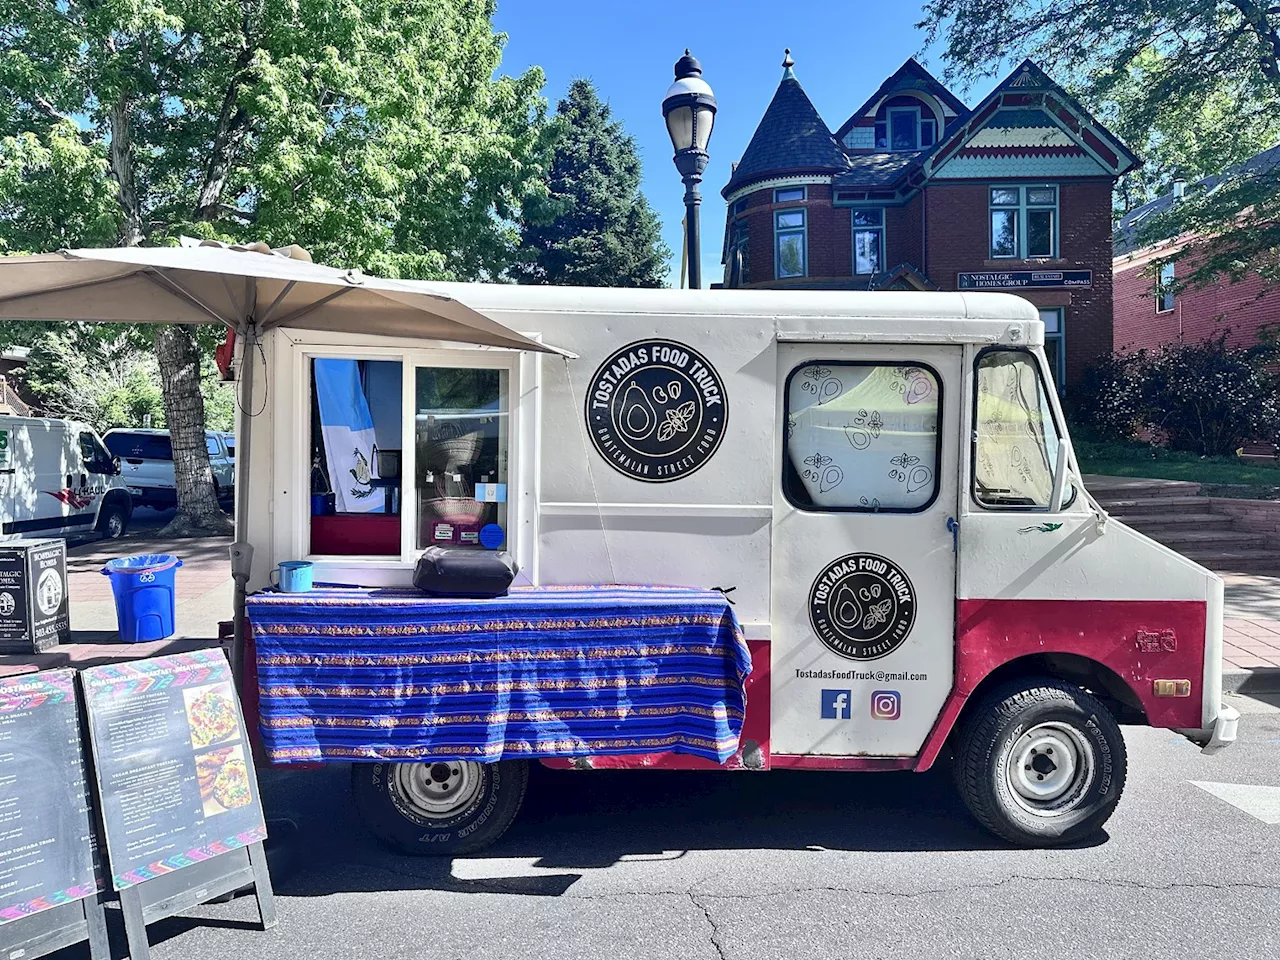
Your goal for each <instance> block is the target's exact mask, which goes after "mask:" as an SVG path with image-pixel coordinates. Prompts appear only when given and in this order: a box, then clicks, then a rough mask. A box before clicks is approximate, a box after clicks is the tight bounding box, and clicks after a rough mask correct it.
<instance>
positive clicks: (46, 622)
mask: <svg viewBox="0 0 1280 960" xmlns="http://www.w3.org/2000/svg"><path fill="white" fill-rule="evenodd" d="M70 639H71V616H70V612H69V606H68V602H67V543H66V541H65V540H14V541H10V542H8V543H4V544H0V652H5V651H7V652H10V653H13V652H23V653H42V652H44V651H45V650H48V649H50V648H52V647H54V646H56V645H57V644H59V643H66V642H68V641H70Z"/></svg>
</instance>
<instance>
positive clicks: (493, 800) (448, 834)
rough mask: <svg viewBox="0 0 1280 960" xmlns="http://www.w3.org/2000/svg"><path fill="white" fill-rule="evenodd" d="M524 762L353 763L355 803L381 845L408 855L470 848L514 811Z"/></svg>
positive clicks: (494, 833)
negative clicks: (383, 844)
mask: <svg viewBox="0 0 1280 960" xmlns="http://www.w3.org/2000/svg"><path fill="white" fill-rule="evenodd" d="M528 783H529V764H528V762H527V761H525V760H500V761H498V762H497V763H473V762H470V761H465V760H449V761H434V762H433V761H422V762H415V763H357V764H354V765H353V766H352V770H351V787H352V791H353V793H354V794H355V802H356V809H357V810H359V811H360V816H361V817H362V818H363V819H364V821H365V823H366V824H367V825H368V826H369V829H370V830H371V831H373V833H374V835H375V836H377V837H378V839H379V840H381V841H382V842H383V843H385V844H387V845H388V846H390V847H393V848H394V849H396V850H398V851H400V852H401V853H407V854H410V855H411V856H455V855H457V854H461V853H472V852H474V851H476V850H481V849H483V848H484V847H487V846H489V844H491V843H493V842H494V841H495V840H497V839H498V838H499V837H500V836H502V834H503V833H505V832H506V829H507V828H508V827H509V826H511V823H512V821H513V820H515V818H516V814H518V813H519V812H520V805H521V804H522V803H523V802H524V793H525V789H526V787H527V786H528Z"/></svg>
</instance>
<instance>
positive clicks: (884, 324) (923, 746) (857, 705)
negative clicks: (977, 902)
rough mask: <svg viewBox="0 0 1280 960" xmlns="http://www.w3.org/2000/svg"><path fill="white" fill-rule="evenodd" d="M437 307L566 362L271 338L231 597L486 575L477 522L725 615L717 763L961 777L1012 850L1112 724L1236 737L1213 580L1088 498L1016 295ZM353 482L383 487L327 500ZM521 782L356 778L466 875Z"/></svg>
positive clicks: (524, 553)
mask: <svg viewBox="0 0 1280 960" xmlns="http://www.w3.org/2000/svg"><path fill="white" fill-rule="evenodd" d="M431 289H432V290H434V291H437V292H439V291H446V292H447V293H448V295H450V296H452V297H453V298H454V299H456V300H457V301H459V302H461V303H463V304H465V305H467V306H469V307H471V308H473V309H474V310H476V311H479V312H480V313H482V314H484V315H485V316H487V317H489V318H492V319H493V320H496V321H498V322H500V323H502V324H504V325H505V326H506V327H508V328H510V329H512V330H515V331H518V332H520V333H522V334H525V335H527V336H530V337H532V338H534V339H538V340H545V342H547V343H550V344H555V345H556V346H558V347H561V348H565V349H567V350H570V351H573V352H575V353H576V354H578V357H579V358H578V359H565V358H563V357H560V356H551V355H540V354H535V353H532V352H518V351H513V350H505V349H497V348H471V347H460V346H459V345H458V344H450V343H441V342H431V341H424V340H411V339H392V338H379V337H366V336H355V335H351V334H339V333H325V332H316V331H307V330H299V329H287V330H284V329H279V330H274V331H268V332H267V333H266V334H265V335H264V337H263V340H262V348H263V356H264V359H265V363H258V364H256V373H255V376H256V377H257V379H258V383H257V386H256V387H255V395H256V396H258V397H266V400H265V401H264V403H263V407H262V412H261V414H259V415H258V416H257V417H256V418H255V425H254V439H253V442H254V447H255V452H256V453H257V454H258V455H257V456H255V457H254V458H253V462H252V463H251V464H250V465H249V470H250V480H249V483H248V485H247V486H248V490H249V493H248V496H249V501H248V502H249V505H250V507H251V510H252V515H253V516H255V517H258V518H263V519H262V521H261V522H257V523H255V524H253V525H252V529H251V531H250V540H251V542H252V544H253V546H254V550H255V562H254V567H253V577H252V581H251V583H250V587H251V588H253V589H258V588H261V587H264V586H266V585H267V583H268V578H269V575H270V572H271V570H272V568H273V567H274V566H275V565H276V564H278V563H280V562H282V561H289V560H300V559H301V560H310V561H312V562H313V563H314V578H315V580H316V581H317V582H321V581H323V582H332V583H347V584H360V585H366V586H378V585H405V584H408V583H409V582H410V576H411V573H412V571H413V567H414V563H415V561H416V560H417V559H418V557H419V556H420V555H421V553H422V551H423V549H424V548H426V547H429V546H432V545H439V544H453V545H455V546H473V547H475V548H476V549H485V548H486V546H485V543H484V542H483V541H482V540H481V539H480V536H479V533H478V530H479V529H481V528H482V527H492V526H494V525H496V526H497V527H498V528H500V530H501V533H502V537H503V542H502V545H503V549H506V550H509V551H510V552H511V553H512V554H513V555H514V556H515V558H516V560H517V561H518V563H519V566H520V570H521V579H522V580H523V581H526V582H528V583H531V584H535V585H555V584H578V583H586V584H600V583H638V584H681V585H690V586H698V587H716V588H721V589H724V590H729V591H731V592H730V593H729V594H728V595H729V596H730V597H731V598H732V599H733V601H734V602H735V606H734V611H735V613H736V615H737V618H738V620H739V622H740V623H741V626H742V628H743V630H744V632H745V636H746V639H747V642H748V645H749V646H750V649H751V654H752V661H753V668H752V672H751V675H750V677H749V679H748V680H747V684H746V691H747V708H746V719H745V721H744V723H743V729H742V737H741V745H740V748H739V750H738V752H737V753H736V754H735V755H734V756H733V758H732V759H731V760H730V761H729V762H728V763H727V764H726V765H725V766H727V767H729V768H733V769H738V770H744V771H760V770H769V769H808V770H847V771H851V772H852V771H883V770H915V771H924V770H928V769H929V768H930V767H931V766H932V765H933V764H934V763H935V762H936V761H938V760H939V758H940V757H944V756H945V757H950V758H952V759H953V763H954V767H955V771H956V774H957V777H956V779H957V783H958V785H959V789H960V792H961V794H962V795H963V797H964V800H965V801H966V803H967V804H968V806H969V808H970V809H971V810H972V812H973V814H974V815H975V817H976V818H977V819H978V820H979V821H980V822H981V823H982V824H983V825H985V826H986V827H987V828H988V829H990V830H992V831H993V832H994V833H996V834H998V835H999V836H1001V837H1004V838H1006V839H1008V840H1010V841H1013V842H1016V843H1021V844H1027V845H1048V844H1055V843H1062V842H1068V841H1072V840H1075V839H1078V838H1080V837H1082V836H1084V835H1087V834H1089V833H1092V832H1093V831H1096V830H1097V829H1098V828H1099V827H1100V826H1101V824H1102V823H1103V822H1105V821H1106V819H1107V818H1108V816H1109V815H1110V814H1111V812H1112V810H1113V809H1114V807H1115V805H1116V803H1117V802H1118V800H1119V797H1120V793H1121V790H1122V788H1123V785H1124V779H1125V770H1126V756H1125V744H1124V741H1123V739H1122V736H1121V733H1120V729H1119V726H1118V724H1122V723H1123V724H1146V725H1150V726H1155V727H1165V728H1172V729H1175V730H1177V731H1179V732H1181V733H1182V734H1184V735H1185V736H1186V737H1187V738H1188V739H1189V740H1191V741H1193V742H1194V743H1196V744H1198V745H1199V746H1201V747H1203V749H1204V750H1205V751H1207V752H1212V751H1215V750H1217V749H1220V748H1221V747H1223V746H1225V745H1226V744H1228V743H1230V742H1232V741H1233V740H1234V739H1235V736H1236V725H1237V720H1238V715H1237V713H1236V712H1235V711H1234V710H1233V709H1231V708H1230V707H1229V706H1226V705H1224V704H1223V702H1222V694H1221V686H1222V685H1221V653H1222V605H1223V589H1222V582H1221V580H1220V579H1219V578H1218V577H1217V576H1215V575H1214V574H1213V573H1211V572H1209V571H1207V570H1205V569H1203V568H1202V567H1200V566H1198V565H1196V564H1195V563H1192V562H1191V561H1190V560H1187V559H1186V558H1184V557H1182V556H1180V555H1178V554H1177V553H1175V552H1173V551H1172V550H1169V549H1168V548H1166V547H1164V546H1162V545H1160V544H1158V543H1156V542H1154V541H1152V540H1150V539H1149V538H1147V537H1145V536H1143V535H1142V534H1140V533H1138V532H1136V531H1134V530H1131V529H1130V528H1128V527H1126V526H1125V525H1124V524H1122V523H1120V522H1118V521H1116V520H1112V519H1108V517H1107V516H1106V514H1105V513H1104V512H1103V511H1102V510H1101V509H1100V508H1099V506H1098V505H1097V504H1096V502H1095V501H1094V500H1093V499H1092V498H1091V497H1090V496H1089V493H1088V491H1087V490H1086V489H1085V488H1084V486H1083V484H1082V482H1081V479H1080V473H1079V469H1078V467H1077V464H1076V460H1075V457H1074V456H1073V454H1072V452H1071V446H1070V443H1069V441H1068V437H1067V434H1066V429H1065V426H1064V420H1063V414H1062V410H1061V407H1060V405H1059V402H1058V396H1057V392H1056V390H1055V389H1054V388H1053V384H1052V382H1051V375H1050V371H1049V367H1048V365H1047V363H1046V360H1045V355H1044V350H1043V333H1044V331H1043V327H1042V325H1041V322H1040V320H1039V319H1038V315H1037V312H1036V310H1035V308H1034V307H1032V306H1031V305H1030V304H1029V303H1027V302H1026V301H1024V300H1021V299H1019V298H1017V297H1013V296H1007V295H1001V294H985V293H983V294H960V293H898V292H893V293H853V292H809V291H806V292H778V291H723V292H721V291H670V290H607V289H576V288H557V287H524V286H503V285H461V284H458V285H448V284H443V285H442V284H434V285H432V287H431ZM328 361H344V362H345V363H346V364H347V366H345V367H344V366H342V365H331V364H328ZM335 371H336V372H335ZM344 371H345V372H344ZM348 374H349V376H348ZM335 377H337V379H338V380H342V378H343V377H346V379H345V380H343V381H342V382H346V383H358V389H359V391H360V393H361V394H362V395H363V400H362V404H363V406H362V409H364V408H367V414H362V417H363V420H362V422H360V423H355V424H352V423H338V422H334V418H333V416H331V415H327V414H326V410H325V408H324V407H323V404H321V403H319V402H318V401H317V399H316V396H315V393H316V390H317V389H318V388H317V385H318V384H320V385H321V387H320V388H321V389H324V390H329V389H331V388H330V386H328V384H330V383H331V382H336V381H335V380H334V378H335ZM477 411H480V412H481V413H483V415H484V416H483V422H484V424H485V428H484V429H483V430H481V431H478V432H473V433H472V434H468V435H462V434H459V435H458V436H457V437H456V439H457V440H458V444H457V445H456V448H455V449H454V451H453V454H451V457H452V459H450V460H449V462H448V463H445V462H440V461H439V459H438V458H437V457H435V456H434V455H433V456H430V457H429V456H427V455H426V454H425V452H424V451H425V450H426V446H425V444H426V443H427V442H428V441H430V440H432V438H434V439H435V440H438V439H439V436H440V431H448V430H449V429H451V427H450V423H451V420H453V419H458V418H467V417H472V418H474V417H475V416H476V415H477ZM331 430H348V431H350V430H354V431H360V430H364V431H368V430H372V431H373V434H372V435H373V436H374V439H375V441H376V446H377V449H378V451H379V453H378V455H377V457H376V460H377V462H376V464H369V463H366V464H364V465H363V466H362V465H361V464H360V463H359V462H357V461H358V459H363V458H357V461H353V462H351V463H346V462H329V460H327V459H326V456H325V455H322V453H321V444H320V443H319V442H318V438H321V437H327V436H331V433H330V431H331ZM343 435H344V436H345V434H343ZM348 473H350V475H351V476H353V477H357V478H358V479H359V480H360V481H361V482H362V483H365V484H366V485H369V486H371V487H381V491H380V492H379V491H375V493H376V495H374V496H372V497H369V496H364V495H362V499H361V500H360V501H359V502H358V503H357V502H356V501H354V500H351V501H349V502H345V503H344V501H343V494H342V492H341V489H340V488H341V487H342V484H341V483H339V482H337V481H339V480H342V479H344V478H345V477H346V475H347V474H348ZM387 488H394V493H387V492H386V490H387ZM334 498H337V499H336V502H335V499H334ZM526 762H527V761H524V760H502V761H501V762H499V763H497V764H477V763H467V762H451V763H447V764H441V763H434V764H433V763H431V762H429V761H427V762H414V763H405V764H392V763H369V764H357V765H356V767H357V773H356V785H357V799H358V800H359V801H360V802H361V807H362V809H369V808H370V805H371V804H372V803H373V798H372V797H371V794H373V793H377V792H379V791H381V792H384V793H388V794H390V793H393V792H395V791H399V793H400V795H399V796H398V797H393V798H392V799H394V800H395V804H394V810H395V811H397V812H396V813H395V814H393V816H398V817H400V818H401V819H402V820H403V824H402V826H403V829H402V830H399V833H400V834H403V833H404V831H405V830H407V831H409V832H410V833H413V834H414V835H417V836H420V837H421V839H422V840H423V842H424V845H423V848H422V849H423V852H454V851H456V850H460V849H473V848H474V847H476V846H479V845H482V844H483V843H485V842H491V841H492V840H493V839H495V838H496V837H497V836H498V835H499V834H500V833H501V832H502V830H503V829H504V828H505V827H506V826H507V824H508V823H509V822H510V821H511V819H512V818H513V817H514V816H515V814H516V811H517V810H518V808H519V802H520V797H521V796H522V794H523V789H524V782H525V778H524V774H523V772H522V765H523V764H525V763H526ZM544 762H545V763H547V764H548V765H551V766H565V767H567V766H574V767H576V768H580V769H581V768H590V767H593V766H594V767H603V766H611V767H637V768H640V767H645V768H653V767H667V768H672V767H680V768H698V767H712V766H714V764H712V763H710V762H708V761H704V760H700V759H697V758H691V757H687V756H681V755H679V754H655V755H647V756H621V757H619V756H612V757H596V758H593V757H580V758H576V759H573V760H560V761H556V760H547V761H544ZM504 771H505V774H504ZM415 783H416V784H419V785H425V786H424V787H423V789H422V790H417V791H415V790H414V789H412V785H413V784H415ZM406 784H408V785H409V787H406V786H405V785H406ZM386 809H388V810H390V809H392V807H390V806H388V807H387V808H386ZM379 830H380V832H382V833H383V834H384V835H385V836H387V837H388V838H390V839H395V837H396V835H397V830H396V829H395V828H394V827H392V826H387V825H385V824H384V825H383V826H382V827H380V828H379ZM460 838H467V839H466V840H465V842H460ZM429 841H439V842H438V843H432V842H429ZM402 846H403V844H402Z"/></svg>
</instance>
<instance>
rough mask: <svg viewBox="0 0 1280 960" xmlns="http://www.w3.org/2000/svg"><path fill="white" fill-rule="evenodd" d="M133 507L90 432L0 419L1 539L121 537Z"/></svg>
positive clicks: (70, 424) (74, 425)
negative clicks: (84, 535) (92, 534)
mask: <svg viewBox="0 0 1280 960" xmlns="http://www.w3.org/2000/svg"><path fill="white" fill-rule="evenodd" d="M132 515H133V504H132V502H131V500H130V498H129V491H128V490H127V489H126V487H125V483H124V480H123V479H121V477H120V467H119V464H118V463H117V462H116V461H115V460H114V459H113V458H112V456H111V454H110V453H108V452H107V448H106V447H105V446H104V445H103V443H102V440H101V439H99V437H98V435H97V434H96V433H95V432H94V430H93V428H92V427H90V426H89V425H88V424H84V423H78V422H76V421H74V420H51V419H46V418H43V417H11V416H0V535H2V536H3V537H4V538H6V539H7V538H11V537H32V536H69V535H75V534H77V533H88V532H92V531H97V532H98V533H101V534H102V535H103V536H105V537H110V538H112V539H115V538H117V537H122V536H124V534H125V531H126V530H127V529H128V527H129V518H130V517H131V516H132Z"/></svg>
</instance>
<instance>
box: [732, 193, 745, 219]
mask: <svg viewBox="0 0 1280 960" xmlns="http://www.w3.org/2000/svg"><path fill="white" fill-rule="evenodd" d="M746 209H747V198H746V197H743V198H742V199H741V200H735V201H734V202H733V215H734V216H735V217H736V216H737V215H738V214H740V213H743V212H745V211H746Z"/></svg>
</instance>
